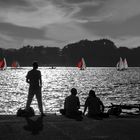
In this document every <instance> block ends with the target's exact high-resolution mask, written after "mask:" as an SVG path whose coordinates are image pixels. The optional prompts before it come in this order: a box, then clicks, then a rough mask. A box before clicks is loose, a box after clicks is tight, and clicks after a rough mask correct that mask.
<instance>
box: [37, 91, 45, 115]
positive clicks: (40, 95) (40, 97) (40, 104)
mask: <svg viewBox="0 0 140 140" xmlns="http://www.w3.org/2000/svg"><path fill="white" fill-rule="evenodd" d="M36 99H37V102H38V108H39V110H40V112H41V114H43V106H42V93H41V89H37V90H36Z"/></svg>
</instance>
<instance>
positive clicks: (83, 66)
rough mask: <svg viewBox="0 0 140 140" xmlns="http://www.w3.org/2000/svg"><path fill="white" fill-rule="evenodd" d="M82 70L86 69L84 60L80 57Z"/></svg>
mask: <svg viewBox="0 0 140 140" xmlns="http://www.w3.org/2000/svg"><path fill="white" fill-rule="evenodd" d="M81 69H82V70H84V69H86V63H85V60H84V58H82V67H81Z"/></svg>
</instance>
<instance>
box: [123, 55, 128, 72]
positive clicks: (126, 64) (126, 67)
mask: <svg viewBox="0 0 140 140" xmlns="http://www.w3.org/2000/svg"><path fill="white" fill-rule="evenodd" d="M123 65H124V69H125V70H126V69H128V63H127V60H126V58H125V59H124V61H123Z"/></svg>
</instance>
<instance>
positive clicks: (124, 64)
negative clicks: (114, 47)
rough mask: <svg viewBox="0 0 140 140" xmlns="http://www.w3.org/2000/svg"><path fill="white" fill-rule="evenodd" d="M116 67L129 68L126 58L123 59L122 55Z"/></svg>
mask: <svg viewBox="0 0 140 140" xmlns="http://www.w3.org/2000/svg"><path fill="white" fill-rule="evenodd" d="M116 68H117V70H118V71H123V70H127V69H128V63H127V60H126V58H125V59H124V60H122V58H121V57H120V60H119V62H118V63H117V65H116Z"/></svg>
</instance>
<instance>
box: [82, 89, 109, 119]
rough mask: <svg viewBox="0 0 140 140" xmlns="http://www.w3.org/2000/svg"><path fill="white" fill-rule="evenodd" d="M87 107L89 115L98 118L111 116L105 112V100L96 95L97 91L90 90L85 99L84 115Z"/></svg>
mask: <svg viewBox="0 0 140 140" xmlns="http://www.w3.org/2000/svg"><path fill="white" fill-rule="evenodd" d="M87 108H88V114H87V116H88V117H91V118H96V119H102V118H107V117H109V115H108V113H104V105H103V102H102V101H101V100H100V99H99V98H98V97H96V95H95V91H93V90H90V91H89V96H88V97H87V99H86V101H85V107H84V112H83V115H84V114H85V112H86V110H87Z"/></svg>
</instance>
